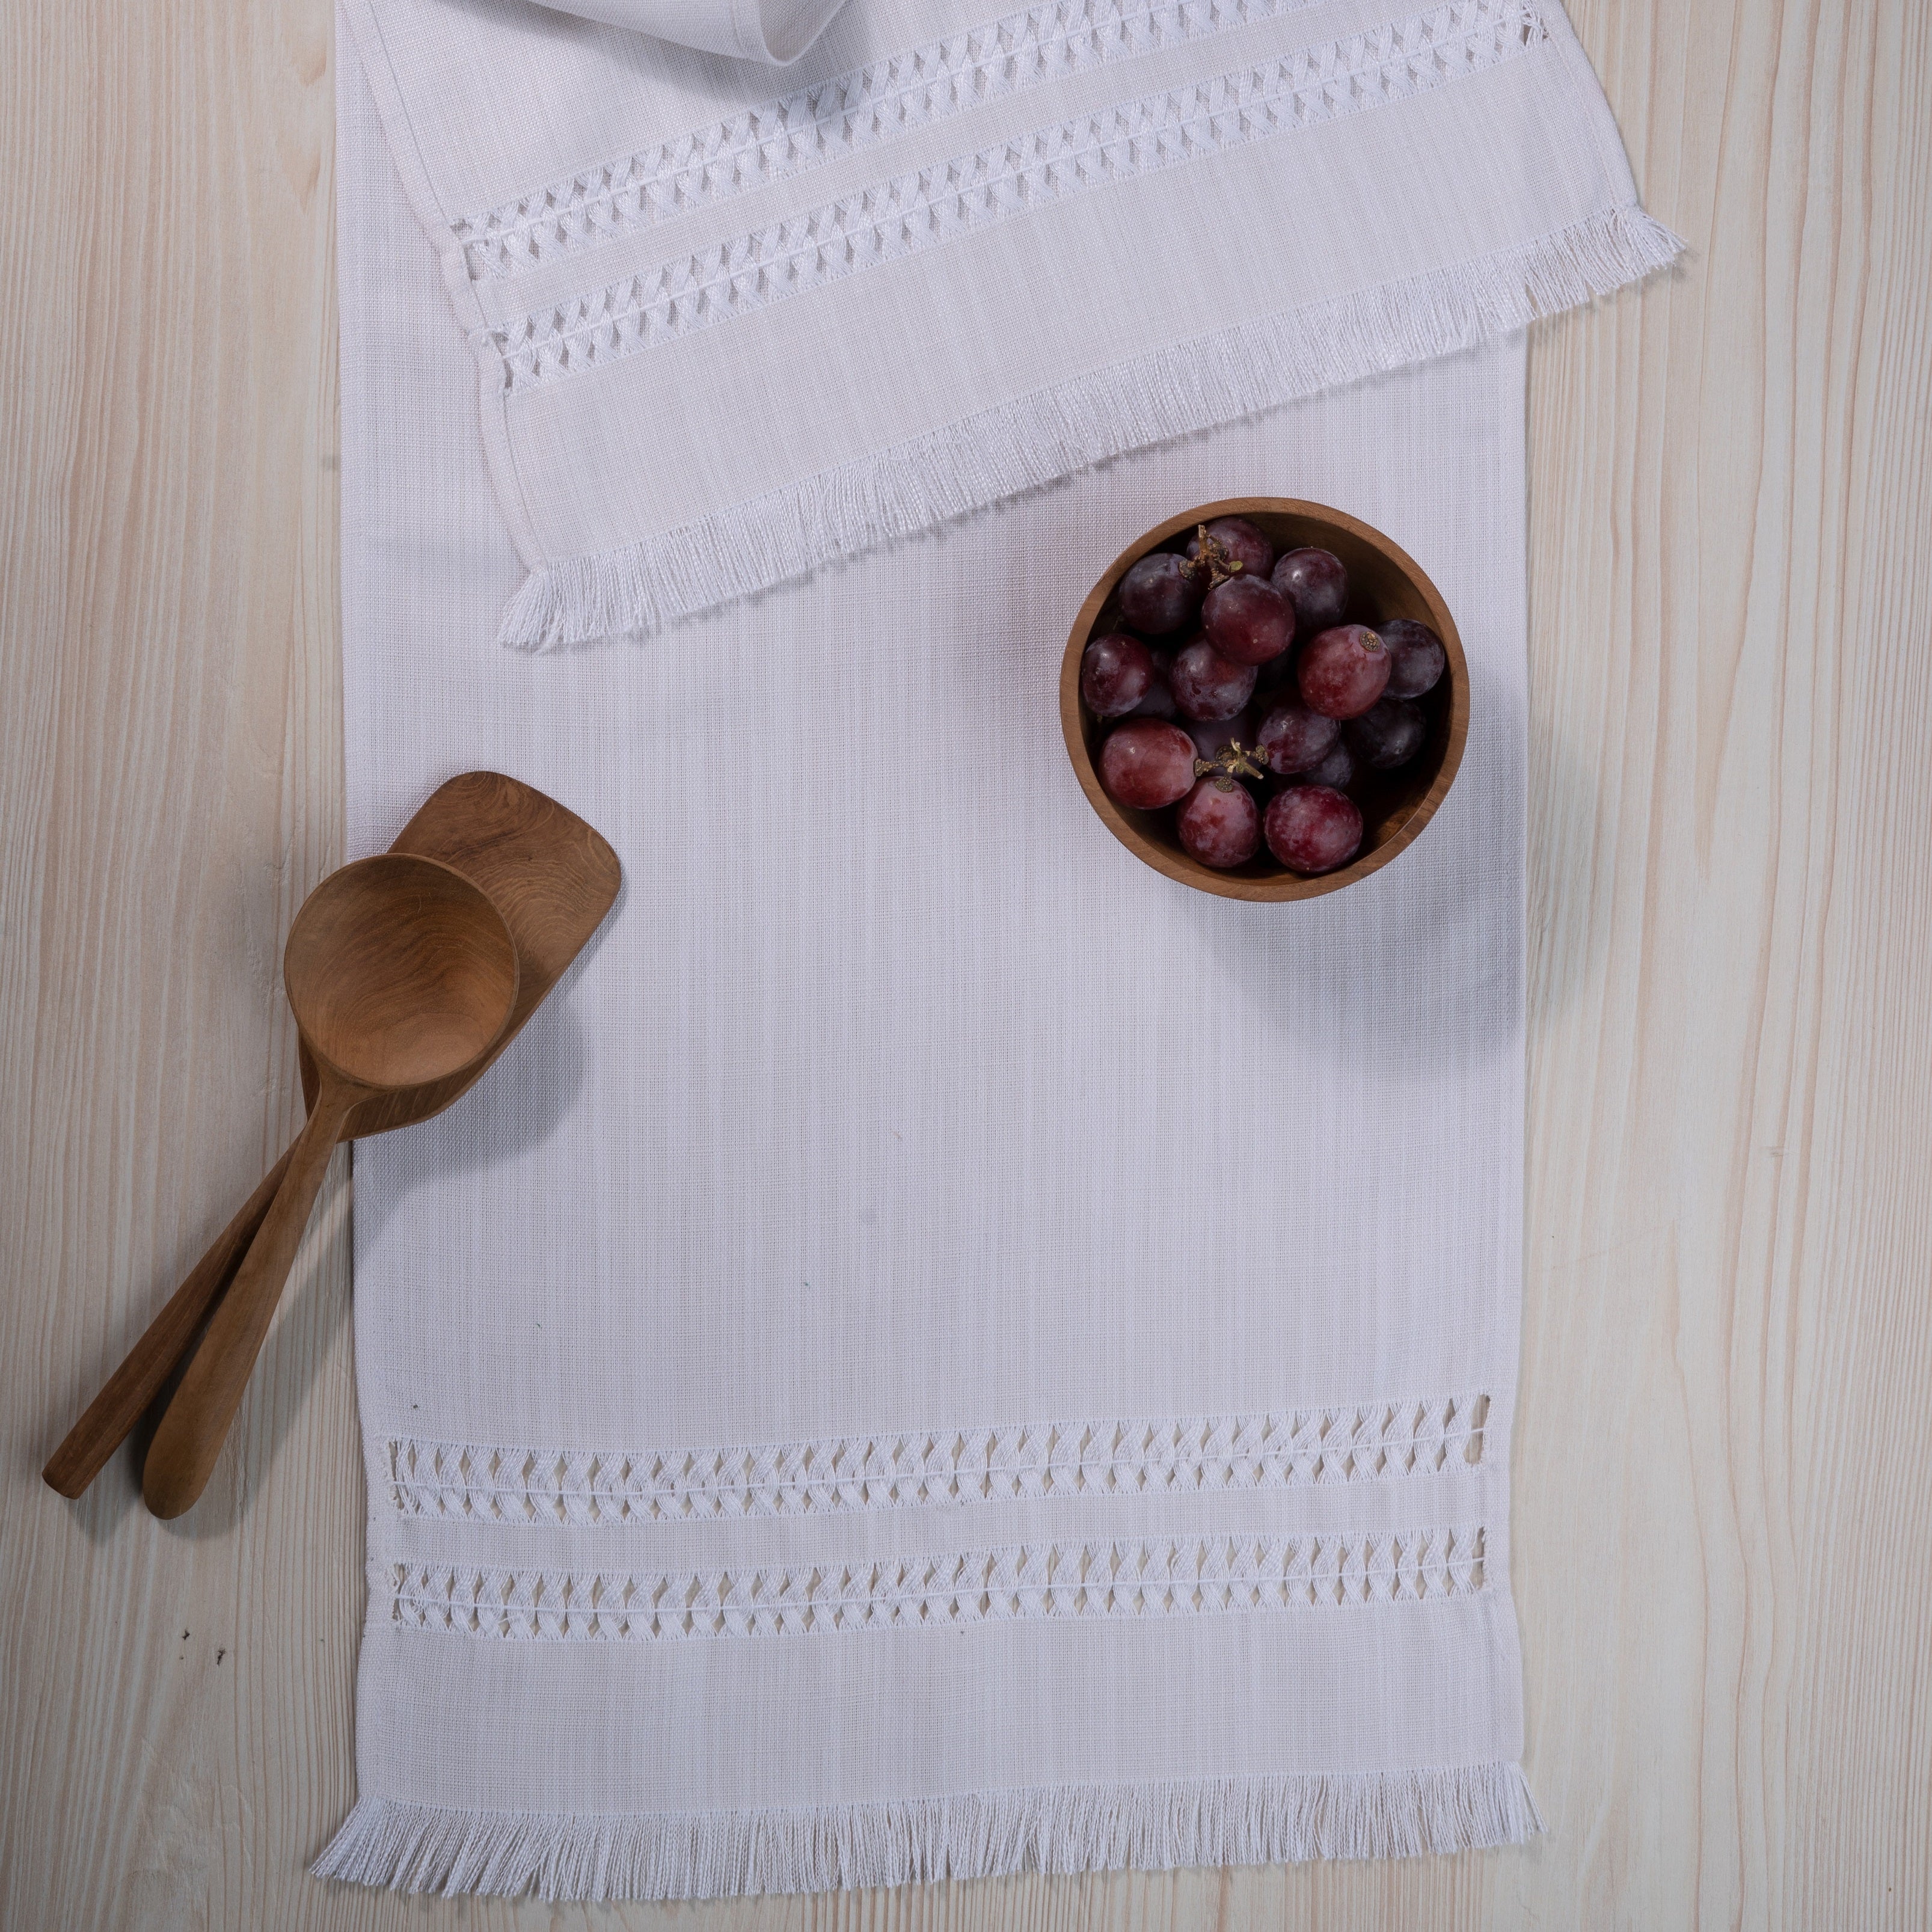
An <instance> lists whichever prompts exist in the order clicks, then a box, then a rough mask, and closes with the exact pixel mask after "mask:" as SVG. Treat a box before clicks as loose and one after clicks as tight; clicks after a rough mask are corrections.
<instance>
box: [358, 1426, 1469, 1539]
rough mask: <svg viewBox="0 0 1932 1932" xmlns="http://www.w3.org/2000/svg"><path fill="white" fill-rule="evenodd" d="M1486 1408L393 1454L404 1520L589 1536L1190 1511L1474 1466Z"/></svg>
mask: <svg viewBox="0 0 1932 1932" xmlns="http://www.w3.org/2000/svg"><path fill="white" fill-rule="evenodd" d="M1488 1412H1489V1398H1488V1397H1487V1396H1484V1395H1475V1396H1463V1395H1457V1396H1438V1397H1430V1399H1428V1400H1426V1401H1412V1402H1407V1401H1406V1402H1388V1403H1367V1404H1363V1405H1360V1406H1356V1407H1354V1408H1349V1409H1303V1410H1296V1411H1292V1412H1284V1413H1283V1414H1280V1415H1238V1416H1217V1417H1210V1418H1205V1419H1202V1420H1189V1419H1182V1420H1169V1421H1100V1422H1049V1423H1023V1424H1018V1425H1016V1426H1015V1427H1010V1428H1001V1429H981V1430H970V1431H959V1432H953V1431H947V1432H943V1433H942V1432H936V1431H935V1432H922V1433H919V1434H916V1435H905V1436H834V1437H829V1438H826V1439H823V1440H821V1441H817V1442H787V1443H766V1444H763V1445H754V1446H750V1447H743V1448H719V1449H670V1450H645V1451H598V1450H580V1449H529V1448H505V1447H501V1446H495V1447H492V1446H488V1445H476V1444H466V1443H453V1442H425V1441H419V1440H417V1439H413V1438H404V1439H392V1440H391V1441H390V1442H389V1443H388V1444H387V1445H386V1457H387V1460H388V1475H389V1491H390V1496H391V1498H392V1500H393V1502H395V1507H396V1510H397V1513H398V1514H399V1515H401V1516H406V1517H467V1518H472V1519H476V1518H480V1519H482V1520H485V1521H488V1522H491V1523H538V1524H545V1525H548V1524H557V1523H571V1524H591V1523H633V1522H660V1521H664V1520H670V1521H687V1520H714V1519H717V1518H728V1517H767V1516H802V1515H814V1514H819V1515H822V1514H829V1513H838V1512H844V1511H852V1510H874V1509H904V1508H919V1507H922V1506H923V1507H928V1508H931V1507H944V1506H947V1505H959V1504H968V1503H980V1502H1017V1501H1021V1500H1023V1499H1027V1498H1029V1497H1045V1496H1094V1495H1100V1496H1199V1495H1206V1494H1210V1493H1217V1492H1221V1491H1227V1490H1275V1489H1286V1488H1289V1487H1295V1486H1299V1485H1301V1484H1321V1483H1327V1484H1334V1483H1352V1482H1369V1481H1387V1480H1389V1479H1391V1478H1397V1477H1403V1476H1417V1475H1443V1474H1445V1473H1448V1472H1451V1471H1452V1470H1455V1469H1468V1468H1469V1467H1471V1466H1475V1465H1476V1464H1478V1463H1481V1460H1482V1455H1483V1425H1484V1421H1485V1419H1486V1418H1487V1415H1488Z"/></svg>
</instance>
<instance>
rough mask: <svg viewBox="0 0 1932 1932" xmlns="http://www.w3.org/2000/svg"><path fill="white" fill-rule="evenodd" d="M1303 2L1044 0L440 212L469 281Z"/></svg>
mask: <svg viewBox="0 0 1932 1932" xmlns="http://www.w3.org/2000/svg"><path fill="white" fill-rule="evenodd" d="M1316 3H1317V0H1056V4H1054V5H1046V6H1039V7H1027V8H1025V10H1022V11H1021V12H1019V13H1009V14H1007V16H1005V17H1004V19H1001V20H995V21H992V22H991V23H989V24H987V25H986V26H979V27H974V28H969V29H968V31H965V32H964V33H959V34H951V35H950V36H948V37H947V38H945V39H944V40H929V41H928V42H927V43H926V45H925V46H919V47H913V48H910V49H907V51H905V52H902V53H896V54H893V55H889V57H888V58H886V59H883V60H880V61H874V62H872V64H871V65H870V66H868V67H862V68H855V69H853V71H851V72H850V73H849V74H840V75H838V76H837V77H835V78H834V79H832V80H825V81H820V83H818V84H817V86H815V87H805V88H799V89H795V90H794V91H793V92H791V93H790V94H786V95H780V96H779V97H778V98H777V99H776V100H774V101H763V102H761V103H760V104H759V105H758V106H757V107H752V108H748V109H747V110H745V112H744V113H741V114H736V115H733V116H732V117H731V118H730V119H728V120H724V121H718V122H717V123H716V124H715V125H714V126H712V127H702V128H699V129H697V130H695V131H694V132H693V133H688V134H680V135H679V136H676V138H675V139H672V140H669V141H665V142H662V143H661V144H660V145H658V146H656V147H653V148H643V149H640V151H638V152H637V153H635V154H625V155H623V156H622V157H619V158H618V159H616V160H610V161H606V162H604V163H603V164H602V165H601V166H598V167H595V168H591V169H586V171H585V172H583V173H581V174H576V175H571V176H569V177H568V178H567V179H565V180H562V181H552V182H550V183H549V184H547V186H545V187H541V188H538V190H535V192H534V193H530V194H526V195H524V196H521V197H520V198H519V199H517V200H515V201H511V202H504V203H503V204H502V205H501V206H499V207H496V208H486V209H484V210H483V211H481V213H478V214H469V215H464V216H463V217H460V218H459V219H458V220H457V221H455V223H452V232H453V233H455V236H456V237H457V239H458V241H459V242H461V244H462V245H463V259H464V260H465V261H466V263H467V264H468V266H469V274H470V276H471V278H472V280H478V281H480V280H481V279H483V278H485V277H488V276H499V275H515V274H517V273H519V272H521V271H523V270H526V269H533V268H535V267H536V266H538V264H539V263H543V262H545V261H547V260H550V258H551V257H553V256H554V255H556V254H558V253H559V252H560V251H562V250H564V249H566V248H577V247H582V246H583V245H586V244H594V243H596V242H604V241H607V240H609V239H611V238H612V237H613V236H619V235H622V234H625V233H629V232H631V230H634V229H639V228H644V227H648V226H650V225H651V224H652V223H654V222H658V221H664V220H669V219H670V217H673V216H674V215H680V214H689V213H691V211H693V210H694V209H696V208H703V207H705V206H707V205H709V204H711V203H712V202H718V201H721V200H725V199H729V198H730V196H733V195H739V194H743V193H748V191H749V190H751V189H753V188H755V187H764V186H766V184H768V183H770V182H772V181H786V180H789V179H790V178H792V177H793V176H794V175H799V174H802V173H804V172H806V171H807V170H808V169H811V168H814V167H817V166H821V165H822V164H823V163H825V162H827V161H832V160H838V159H839V158H840V157H842V156H844V155H847V154H862V153H864V152H865V151H866V150H867V149H868V148H875V147H877V146H878V145H880V143H881V142H886V141H891V140H895V139H898V137H899V136H901V135H904V134H909V133H912V132H913V130H915V129H917V128H920V127H929V126H931V125H932V124H934V123H935V122H937V121H946V120H950V118H952V117H953V115H956V114H961V113H965V111H966V110H968V108H973V107H985V106H986V104H988V103H989V102H990V101H1000V100H1004V99H1006V98H1008V97H1009V96H1010V95H1016V94H1022V93H1024V92H1026V91H1027V90H1028V89H1031V88H1034V87H1039V86H1043V85H1045V84H1046V83H1047V82H1049V81H1054V80H1067V79H1068V78H1070V77H1072V76H1073V75H1076V74H1088V73H1091V72H1092V71H1094V70H1095V69H1097V68H1103V67H1106V66H1107V65H1110V64H1111V63H1112V62H1115V61H1121V60H1130V59H1132V58H1135V57H1136V55H1142V54H1151V53H1157V52H1160V51H1161V50H1162V49H1163V48H1169V47H1177V46H1185V45H1187V43H1189V42H1190V41H1193V40H1203V39H1206V38H1208V37H1211V36H1212V35H1214V34H1224V33H1228V32H1231V31H1233V30H1234V29H1235V28H1239V27H1245V26H1251V25H1253V24H1255V23H1258V22H1262V21H1267V20H1277V19H1280V18H1281V17H1283V16H1284V15H1286V14H1289V13H1298V12H1300V11H1301V10H1303V9H1304V8H1305V7H1310V6H1313V5H1316Z"/></svg>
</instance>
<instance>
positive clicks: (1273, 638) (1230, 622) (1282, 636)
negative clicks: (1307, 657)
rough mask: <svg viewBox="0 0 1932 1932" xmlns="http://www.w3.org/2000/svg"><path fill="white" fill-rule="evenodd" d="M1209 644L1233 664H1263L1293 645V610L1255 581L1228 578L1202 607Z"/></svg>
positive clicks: (1274, 593)
mask: <svg viewBox="0 0 1932 1932" xmlns="http://www.w3.org/2000/svg"><path fill="white" fill-rule="evenodd" d="M1201 622H1202V624H1203V625H1204V626H1205V628H1206V631H1207V634H1208V642H1209V643H1211V644H1212V645H1213V646H1214V649H1216V650H1217V652H1219V653H1220V655H1222V656H1223V657H1224V658H1229V659H1231V660H1232V661H1233V662H1234V663H1235V664H1266V663H1268V661H1269V660H1270V659H1271V658H1278V657H1280V655H1281V654H1282V652H1283V651H1285V650H1286V649H1288V647H1289V645H1290V644H1291V643H1293V642H1294V641H1295V608H1294V606H1293V605H1292V604H1290V603H1289V601H1288V599H1287V598H1286V597H1284V596H1283V595H1282V594H1281V593H1280V591H1278V590H1277V589H1274V588H1273V587H1272V586H1271V585H1269V584H1268V583H1266V582H1265V581H1264V580H1262V579H1261V578H1259V577H1230V578H1229V580H1227V582H1226V583H1217V584H1216V585H1215V586H1214V589H1212V590H1211V591H1209V592H1208V601H1206V602H1205V604H1202V607H1201Z"/></svg>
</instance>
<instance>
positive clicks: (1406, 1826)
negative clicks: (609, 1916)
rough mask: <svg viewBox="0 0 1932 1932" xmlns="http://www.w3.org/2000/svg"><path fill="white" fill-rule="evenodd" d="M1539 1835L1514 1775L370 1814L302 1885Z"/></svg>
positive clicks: (662, 1877) (911, 1875)
mask: <svg viewBox="0 0 1932 1932" xmlns="http://www.w3.org/2000/svg"><path fill="white" fill-rule="evenodd" d="M1542 1829H1543V1820H1542V1819H1541V1817H1540V1816H1539V1815H1538V1812H1537V1809H1536V1805H1535V1800H1534V1799H1532V1797H1531V1796H1530V1794H1529V1786H1528V1784H1526V1782H1525V1781H1524V1778H1523V1771H1522V1769H1521V1767H1520V1766H1517V1765H1514V1764H1507V1763H1493V1764H1475V1765H1458V1766H1449V1767H1446V1768H1442V1769H1431V1770H1424V1771H1391V1772H1337V1773H1333V1774H1329V1775H1319V1776H1318V1775H1308V1776H1298V1777H1278V1778H1231V1779H1225V1780H1214V1781H1207V1780H1202V1781H1189V1782H1185V1783H1173V1784H1121V1785H1063V1786H1053V1787H1046V1788H1044V1789H1040V1790H1018V1791H1000V1792H974V1793H966V1794H964V1795H962V1796H956V1797H948V1798H928V1799H910V1800H907V1801H906V1802H901V1803H883V1804H872V1805H828V1806H824V1807H821V1808H813V1809H810V1810H799V1811H728V1812H727V1811H689V1812H658V1813H652V1814H647V1815H643V1816H633V1815H619V1816H611V1815H607V1814H600V1815H592V1816H587V1817H574V1816H570V1815H566V1814H559V1813H553V1812H505V1811H449V1810H446V1809H443V1808H440V1807H439V1806H436V1805H410V1804H402V1803H399V1802H395V1801H394V1800H392V1799H383V1798H365V1799H362V1801H361V1802H359V1803H358V1804H357V1805H356V1808H355V1810H354V1811H352V1812H351V1813H350V1816H349V1819H348V1821H347V1823H345V1824H344V1826H343V1827H342V1829H341V1831H340V1832H338V1833H337V1834H336V1836H335V1840H334V1841H333V1842H332V1843H331V1844H330V1846H329V1849H327V1850H326V1852H323V1855H322V1856H321V1857H320V1858H318V1859H317V1861H316V1862H315V1864H314V1867H313V1870H314V1873H315V1875H316V1876H317V1877H318V1878H338V1879H347V1880H349V1881H350V1882H352V1883H354V1884H358V1885H383V1886H388V1887H389V1888H392V1889H395V1890H398V1891H413V1892H423V1891H431V1892H440V1893H441V1894H443V1896H444V1897H456V1896H458V1895H459V1894H466V1893H472V1892H480V1893H487V1894H496V1895H499V1896H502V1897H521V1896H522V1895H523V1894H526V1893H528V1892H529V1891H532V1890H534V1891H536V1892H538V1893H539V1894H541V1896H542V1897H544V1898H545V1899H547V1900H550V1901H552V1902H556V1901H558V1900H600V1899H686V1898H688V1899H699V1898H725V1897H746V1896H750V1895H752V1894H758V1893H764V1892H804V1891H835V1890H840V1889H849V1888H858V1887H861V1886H867V1885H904V1884H908V1883H911V1882H916V1881H919V1880H925V1879H947V1878H986V1877H991V1876H998V1875H1001V1874H1005V1873H1013V1872H1028V1871H1037V1872H1062V1873H1069V1872H1091V1871H1116V1870H1128V1869H1132V1870H1142V1871H1164V1870H1172V1869H1173V1868H1175V1867H1181V1866H1199V1865H1208V1866H1215V1865H1253V1864H1283V1863H1287V1862H1291V1861H1297V1860H1301V1859H1307V1858H1411V1857H1415V1856H1416V1855H1419V1854H1421V1853H1422V1852H1457V1851H1466V1850H1469V1849H1475V1848H1481V1847H1484V1846H1496V1845H1514V1844H1520V1843H1523V1842H1524V1841H1525V1840H1526V1839H1528V1838H1530V1837H1532V1835H1535V1833H1537V1832H1541V1830H1542Z"/></svg>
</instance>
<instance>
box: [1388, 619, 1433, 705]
mask: <svg viewBox="0 0 1932 1932" xmlns="http://www.w3.org/2000/svg"><path fill="white" fill-rule="evenodd" d="M1376 634H1378V635H1379V637H1381V639H1382V642H1383V643H1384V644H1385V645H1386V646H1388V654H1389V681H1388V694H1389V696H1390V697H1421V695H1422V694H1423V693H1424V691H1431V690H1433V689H1434V688H1435V685H1436V679H1438V678H1439V677H1440V676H1442V673H1443V672H1444V671H1445V670H1446V669H1447V668H1448V664H1449V654H1448V652H1447V651H1445V649H1443V648H1442V639H1441V638H1440V637H1438V636H1437V635H1436V633H1435V632H1434V631H1432V630H1431V629H1430V628H1429V626H1428V625H1427V624H1418V622H1416V621H1415V619H1414V618H1413V617H1391V619H1389V621H1388V622H1387V623H1386V624H1378V625H1376Z"/></svg>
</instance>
